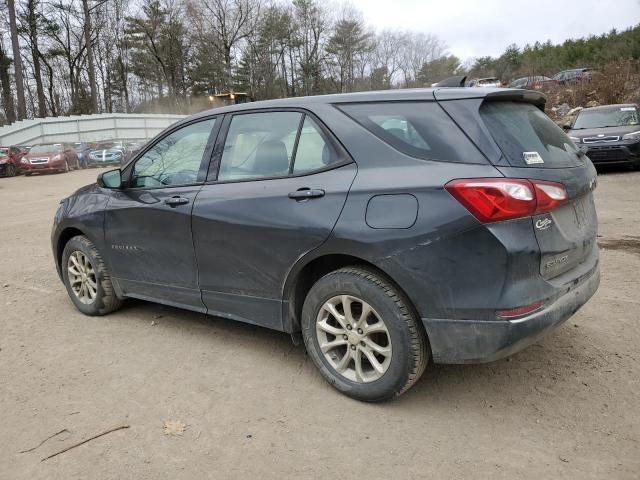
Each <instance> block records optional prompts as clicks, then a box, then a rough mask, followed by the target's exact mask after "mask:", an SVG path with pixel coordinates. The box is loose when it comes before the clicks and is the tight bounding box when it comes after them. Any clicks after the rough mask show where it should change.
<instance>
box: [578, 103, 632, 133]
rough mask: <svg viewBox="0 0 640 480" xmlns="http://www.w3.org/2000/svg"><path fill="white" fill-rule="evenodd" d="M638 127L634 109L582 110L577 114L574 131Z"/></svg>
mask: <svg viewBox="0 0 640 480" xmlns="http://www.w3.org/2000/svg"><path fill="white" fill-rule="evenodd" d="M634 125H638V111H637V110H636V107H617V108H615V109H614V108H611V109H605V110H600V109H598V110H583V111H582V112H580V113H579V114H578V118H577V119H576V123H575V124H574V126H573V128H574V130H579V129H582V128H602V127H630V126H634Z"/></svg>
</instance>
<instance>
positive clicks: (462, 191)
mask: <svg viewBox="0 0 640 480" xmlns="http://www.w3.org/2000/svg"><path fill="white" fill-rule="evenodd" d="M445 188H446V189H447V191H448V192H449V193H450V194H451V195H452V196H453V197H454V198H455V199H456V200H458V201H459V202H460V203H461V204H462V205H464V206H465V207H466V208H467V210H469V211H470V212H471V213H472V214H473V215H474V216H475V217H476V218H477V219H478V220H480V221H481V222H483V223H489V222H497V221H500V220H509V219H513V218H522V217H530V216H532V215H536V214H540V213H545V212H548V211H550V210H553V209H554V208H556V207H558V206H559V205H562V204H563V203H565V202H566V201H567V199H568V195H567V191H566V190H565V188H564V186H563V185H562V184H560V183H555V182H546V181H541V180H527V179H520V178H470V179H460V180H452V181H451V182H449V183H447V184H446V185H445Z"/></svg>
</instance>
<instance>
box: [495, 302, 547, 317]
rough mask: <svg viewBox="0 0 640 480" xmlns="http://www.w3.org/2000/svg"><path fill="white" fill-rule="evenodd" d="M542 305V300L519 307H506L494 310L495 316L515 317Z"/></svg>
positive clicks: (533, 310)
mask: <svg viewBox="0 0 640 480" xmlns="http://www.w3.org/2000/svg"><path fill="white" fill-rule="evenodd" d="M542 305H544V302H542V301H540V302H535V303H531V304H529V305H523V306H521V307H516V308H507V309H505V310H496V317H499V318H516V317H522V316H524V315H528V314H529V313H533V312H535V311H536V310H538V309H540V307H542Z"/></svg>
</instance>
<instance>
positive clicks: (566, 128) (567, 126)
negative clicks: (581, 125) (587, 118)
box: [562, 123, 571, 132]
mask: <svg viewBox="0 0 640 480" xmlns="http://www.w3.org/2000/svg"><path fill="white" fill-rule="evenodd" d="M562 130H564V131H565V132H568V131H569V130H571V123H565V124H563V125H562Z"/></svg>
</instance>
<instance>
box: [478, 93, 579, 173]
mask: <svg viewBox="0 0 640 480" xmlns="http://www.w3.org/2000/svg"><path fill="white" fill-rule="evenodd" d="M480 115H481V116H482V119H483V120H484V123H485V125H486V126H487V128H488V129H489V131H490V132H491V135H492V136H493V138H494V140H495V141H496V143H497V144H498V146H499V147H500V149H501V150H502V153H503V154H504V156H505V157H506V158H507V160H508V161H509V163H510V164H511V165H513V166H514V167H528V166H531V167H538V168H561V167H571V166H577V165H581V164H582V160H581V159H580V157H579V155H578V149H577V148H576V146H575V145H574V144H573V142H572V141H571V139H569V137H568V136H567V135H566V134H565V133H564V132H563V131H562V129H561V128H560V127H558V126H557V125H556V124H555V123H553V121H552V120H551V119H550V118H549V117H547V116H546V115H545V114H544V112H542V111H541V110H540V109H539V108H537V107H536V106H534V105H530V104H528V103H516V102H485V103H483V104H482V106H481V107H480Z"/></svg>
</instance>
